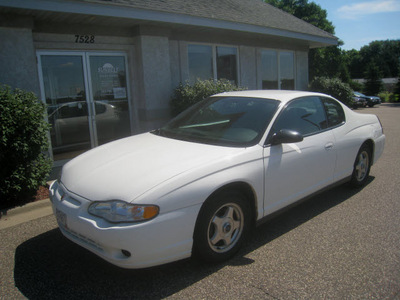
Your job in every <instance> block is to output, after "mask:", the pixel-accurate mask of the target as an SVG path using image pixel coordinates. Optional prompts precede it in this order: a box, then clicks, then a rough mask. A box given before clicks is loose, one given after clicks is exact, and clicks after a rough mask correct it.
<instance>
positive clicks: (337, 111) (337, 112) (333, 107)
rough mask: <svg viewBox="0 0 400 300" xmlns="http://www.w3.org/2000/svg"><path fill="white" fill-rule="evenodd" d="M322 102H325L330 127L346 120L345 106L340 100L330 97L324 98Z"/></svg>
mask: <svg viewBox="0 0 400 300" xmlns="http://www.w3.org/2000/svg"><path fill="white" fill-rule="evenodd" d="M322 102H323V103H324V107H325V111H326V116H327V118H328V126H329V127H334V126H338V125H341V124H343V123H344V122H345V121H346V118H345V114H344V111H343V107H342V106H341V105H340V103H339V102H337V101H335V100H333V99H329V98H322Z"/></svg>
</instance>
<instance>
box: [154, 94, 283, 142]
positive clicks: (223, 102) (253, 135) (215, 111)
mask: <svg viewBox="0 0 400 300" xmlns="http://www.w3.org/2000/svg"><path fill="white" fill-rule="evenodd" d="M278 105H279V101H277V100H270V99H262V98H249V97H211V98H209V99H206V100H204V101H202V102H200V103H199V104H197V105H195V106H193V107H192V108H190V109H189V110H187V111H185V112H184V113H182V114H180V115H178V116H177V117H176V118H175V119H173V120H172V121H170V122H169V123H168V124H167V125H166V126H164V127H162V128H161V129H159V130H156V131H154V132H153V133H155V134H159V135H162V136H165V137H170V138H175V139H181V140H186V141H191V142H198V143H207V144H214V145H223V146H225V145H226V146H238V147H241V146H249V145H254V144H256V143H257V142H259V140H260V139H261V137H262V135H263V134H264V132H265V129H266V127H267V126H268V124H269V122H270V121H271V119H272V117H273V115H274V114H275V112H276V110H277V108H278Z"/></svg>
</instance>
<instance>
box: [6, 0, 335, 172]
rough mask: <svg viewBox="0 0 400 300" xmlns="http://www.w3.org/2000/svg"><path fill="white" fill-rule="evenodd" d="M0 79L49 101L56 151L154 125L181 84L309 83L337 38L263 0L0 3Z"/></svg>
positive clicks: (59, 158)
mask: <svg viewBox="0 0 400 300" xmlns="http://www.w3.org/2000/svg"><path fill="white" fill-rule="evenodd" d="M0 43H1V44H0V67H1V70H2V72H0V83H2V84H8V85H10V86H12V87H18V88H22V89H25V90H30V91H33V92H35V93H36V94H37V95H39V97H40V98H41V99H42V100H43V101H44V102H45V103H46V104H47V105H48V121H49V122H50V123H51V124H52V130H51V132H50V136H51V147H52V148H51V154H52V156H53V158H54V160H55V162H56V165H57V164H62V163H63V162H64V161H65V160H66V159H69V158H71V157H73V156H75V155H77V154H79V153H81V152H82V151H85V150H87V149H90V148H93V147H96V146H98V145H100V144H103V143H106V142H108V141H111V140H114V139H117V138H121V137H124V136H127V135H131V134H136V133H139V132H143V131H147V130H151V129H154V128H156V127H158V126H160V125H161V124H162V123H164V122H165V121H166V120H168V118H169V117H170V115H169V101H170V98H171V95H172V92H173V90H174V88H175V87H177V86H178V84H179V83H180V82H186V81H189V82H193V81H194V80H196V78H202V79H209V78H226V79H229V80H231V81H232V82H235V83H237V84H238V85H241V86H246V87H248V88H249V89H298V90H302V89H306V88H307V85H308V51H309V49H311V48H315V47H326V46H329V45H336V44H337V38H336V37H334V36H332V35H331V34H329V33H327V32H325V31H322V30H320V29H318V28H316V27H314V26H312V25H310V24H308V23H306V22H304V21H302V20H299V19H297V18H295V17H293V16H292V15H289V14H287V13H285V12H283V11H281V10H278V9H276V8H274V7H272V6H270V5H268V4H265V3H264V2H262V1H261V0H218V1H216V0H202V1H198V0H196V1H195V0H168V1H165V0H18V1H15V0H0Z"/></svg>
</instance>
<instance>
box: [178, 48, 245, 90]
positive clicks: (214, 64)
mask: <svg viewBox="0 0 400 300" xmlns="http://www.w3.org/2000/svg"><path fill="white" fill-rule="evenodd" d="M189 46H209V47H211V55H212V57H211V59H212V76H213V77H212V78H207V79H214V80H218V79H219V78H218V68H217V48H218V47H224V48H234V49H235V51H236V78H235V82H234V83H235V84H236V85H237V86H239V85H240V63H239V62H240V60H239V56H240V53H239V46H234V45H224V44H208V43H187V44H186V53H187V70H188V73H187V74H188V80H189V82H190V83H194V82H191V80H190V78H191V76H190V68H189ZM197 78H198V77H197Z"/></svg>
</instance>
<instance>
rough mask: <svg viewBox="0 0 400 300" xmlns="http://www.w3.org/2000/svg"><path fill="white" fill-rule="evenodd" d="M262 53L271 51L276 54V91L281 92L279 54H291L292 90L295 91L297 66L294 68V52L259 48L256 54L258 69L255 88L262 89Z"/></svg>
mask: <svg viewBox="0 0 400 300" xmlns="http://www.w3.org/2000/svg"><path fill="white" fill-rule="evenodd" d="M263 51H266V52H267V51H269V52H271V51H273V52H275V53H276V67H277V74H276V75H277V77H278V86H277V89H278V90H281V89H282V72H281V53H291V54H292V55H293V80H294V83H293V90H296V85H297V78H296V74H297V73H296V71H297V66H296V51H293V50H287V49H273V48H260V49H259V52H258V59H259V63H258V64H257V68H258V71H257V72H258V80H257V86H258V88H259V89H261V90H262V89H263V88H262V85H263V84H262V81H263V76H262V75H263V67H262V66H263V64H262V56H263V55H262V54H263Z"/></svg>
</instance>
